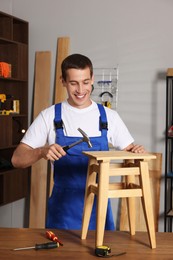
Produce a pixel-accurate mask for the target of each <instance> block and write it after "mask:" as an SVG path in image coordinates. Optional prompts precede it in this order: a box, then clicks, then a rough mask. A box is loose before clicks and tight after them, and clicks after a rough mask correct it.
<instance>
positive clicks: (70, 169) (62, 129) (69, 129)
mask: <svg viewBox="0 0 173 260" xmlns="http://www.w3.org/2000/svg"><path fill="white" fill-rule="evenodd" d="M61 70H62V83H63V86H64V87H65V88H66V89H67V93H68V98H67V100H66V101H64V102H62V103H60V104H56V105H53V106H51V107H49V108H47V109H45V110H44V111H42V112H41V113H40V114H39V115H38V117H37V118H36V119H35V120H34V122H33V123H32V124H31V126H30V127H29V129H28V131H27V132H26V134H25V136H24V137H23V139H22V140H21V143H20V144H19V145H18V147H17V148H16V150H15V152H14V154H13V157H12V163H13V165H14V167H17V168H25V167H28V166H31V165H32V164H33V163H35V162H36V161H38V160H40V159H41V158H44V159H45V160H50V161H51V162H52V164H53V167H54V187H53V191H52V195H51V197H50V199H49V202H48V216H47V221H46V227H47V228H58V229H81V224H82V213H83V203H84V193H85V181H86V173H87V165H88V159H87V158H86V156H84V155H83V154H82V151H87V150H90V151H92V150H103V151H105V150H108V149H109V147H108V143H111V144H112V145H113V146H114V147H115V149H117V150H126V151H131V152H135V153H139V152H140V153H141V152H145V149H144V148H143V146H141V145H134V144H133V142H134V140H133V138H132V136H131V135H130V133H129V131H128V129H127V127H126V126H125V124H124V123H123V121H122V120H121V118H120V117H119V115H118V114H117V112H116V111H113V110H111V109H109V108H106V107H103V106H102V105H100V104H96V103H95V102H94V101H92V100H91V97H90V95H91V92H92V85H93V83H94V76H93V66H92V63H91V61H90V59H88V57H86V56H84V55H81V54H73V55H70V56H68V57H67V58H66V59H65V60H64V61H63V62H62V65H61ZM78 128H81V129H82V130H83V131H84V132H86V133H87V135H88V136H89V137H90V140H91V143H92V148H88V146H87V144H86V143H84V142H83V143H81V144H79V145H76V146H74V147H73V148H71V149H69V150H68V151H67V152H65V151H64V150H63V146H66V145H69V144H71V143H73V142H75V141H78V140H79V139H81V134H80V133H79V131H78V130H77V129H78ZM95 204H96V203H95ZM95 204H94V209H93V212H92V216H91V220H90V225H89V229H95V220H96V205H95ZM106 229H110V230H111V229H114V221H113V216H112V210H111V205H110V201H109V202H108V210H107V219H106Z"/></svg>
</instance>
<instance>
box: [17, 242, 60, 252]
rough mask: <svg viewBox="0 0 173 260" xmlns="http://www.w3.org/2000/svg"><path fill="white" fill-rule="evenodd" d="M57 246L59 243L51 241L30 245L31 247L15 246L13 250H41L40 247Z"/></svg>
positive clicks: (49, 247)
mask: <svg viewBox="0 0 173 260" xmlns="http://www.w3.org/2000/svg"><path fill="white" fill-rule="evenodd" d="M57 247H58V243H56V242H49V243H44V244H36V245H35V246H30V247H20V248H15V249H13V250H14V251H20V250H29V249H35V250H40V249H52V248H57Z"/></svg>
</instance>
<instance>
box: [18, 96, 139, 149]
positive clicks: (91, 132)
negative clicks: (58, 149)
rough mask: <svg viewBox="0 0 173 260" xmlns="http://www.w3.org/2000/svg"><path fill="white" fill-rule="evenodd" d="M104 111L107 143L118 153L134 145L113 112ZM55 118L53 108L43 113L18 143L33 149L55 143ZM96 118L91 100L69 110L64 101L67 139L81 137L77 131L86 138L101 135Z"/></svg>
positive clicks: (96, 109) (94, 107) (64, 125)
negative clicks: (84, 104)
mask: <svg viewBox="0 0 173 260" xmlns="http://www.w3.org/2000/svg"><path fill="white" fill-rule="evenodd" d="M105 111H106V116H107V121H108V135H107V137H108V142H109V143H110V144H112V146H114V147H115V148H116V149H117V150H122V149H124V148H125V147H127V146H128V145H129V144H131V143H133V142H134V139H133V137H132V136H131V134H130V133H129V131H128V129H127V127H126V126H125V124H124V123H123V121H122V120H121V118H120V116H119V115H118V113H117V112H116V111H114V110H112V109H109V108H107V107H105ZM54 117H55V105H52V106H50V107H49V108H47V109H45V110H43V111H42V112H41V113H40V114H39V115H38V116H37V117H36V119H35V120H34V121H33V123H32V124H31V126H30V127H29V128H28V130H27V132H26V134H25V136H24V137H23V139H22V140H21V142H22V143H25V144H27V145H29V146H30V147H32V148H37V147H42V146H44V145H45V144H46V143H48V144H49V145H50V144H54V143H55V127H54ZM99 117H100V112H99V109H98V106H97V104H96V103H95V102H94V101H92V104H91V105H90V106H89V107H87V108H84V109H78V108H75V107H72V106H70V105H69V103H68V102H67V101H64V102H62V121H63V127H64V135H66V136H75V137H81V136H82V135H81V134H80V133H79V131H78V130H77V129H78V128H81V129H82V130H83V131H84V132H85V133H86V134H87V135H88V136H89V137H94V136H100V135H101V132H100V131H99Z"/></svg>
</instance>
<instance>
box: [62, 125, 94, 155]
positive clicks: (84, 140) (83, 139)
mask: <svg viewBox="0 0 173 260" xmlns="http://www.w3.org/2000/svg"><path fill="white" fill-rule="evenodd" d="M77 130H78V131H79V132H80V133H81V134H82V136H83V138H82V139H80V140H79V141H77V142H74V143H72V144H70V145H67V146H64V147H63V149H64V151H65V152H66V151H67V150H68V149H70V148H72V147H73V146H75V145H78V144H80V143H82V142H86V143H87V144H88V147H89V148H91V147H92V144H91V142H90V139H89V137H88V135H87V134H86V133H85V132H84V131H83V130H82V129H81V128H78V129H77Z"/></svg>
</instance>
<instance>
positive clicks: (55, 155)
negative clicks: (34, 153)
mask: <svg viewBox="0 0 173 260" xmlns="http://www.w3.org/2000/svg"><path fill="white" fill-rule="evenodd" d="M41 154H42V157H43V158H44V159H45V160H50V161H52V162H54V161H56V160H59V159H60V158H61V157H62V156H65V155H66V152H65V151H64V150H63V148H62V146H60V145H59V144H52V145H50V146H45V147H42V148H41Z"/></svg>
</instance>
